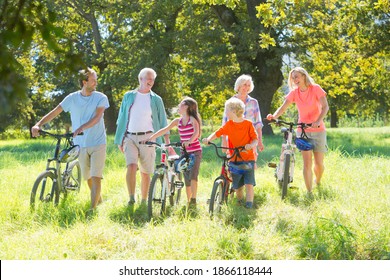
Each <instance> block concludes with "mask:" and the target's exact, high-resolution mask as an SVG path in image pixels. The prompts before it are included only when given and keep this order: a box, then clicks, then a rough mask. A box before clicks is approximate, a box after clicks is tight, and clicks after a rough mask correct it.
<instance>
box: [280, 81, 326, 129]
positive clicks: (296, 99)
mask: <svg viewBox="0 0 390 280" xmlns="http://www.w3.org/2000/svg"><path fill="white" fill-rule="evenodd" d="M323 96H326V93H325V91H324V90H323V89H322V88H321V87H320V86H319V85H310V86H309V87H308V89H307V91H305V92H301V91H300V90H299V89H298V88H297V89H294V90H292V91H291V92H290V93H289V94H288V95H287V96H286V99H287V100H289V101H291V102H293V103H295V104H296V105H297V107H298V113H299V120H298V122H300V123H313V122H315V121H316V120H317V119H318V117H319V115H320V114H321V103H320V98H321V97H323ZM324 130H325V124H324V121H322V122H321V125H320V127H318V128H311V127H308V128H305V131H307V132H319V131H324Z"/></svg>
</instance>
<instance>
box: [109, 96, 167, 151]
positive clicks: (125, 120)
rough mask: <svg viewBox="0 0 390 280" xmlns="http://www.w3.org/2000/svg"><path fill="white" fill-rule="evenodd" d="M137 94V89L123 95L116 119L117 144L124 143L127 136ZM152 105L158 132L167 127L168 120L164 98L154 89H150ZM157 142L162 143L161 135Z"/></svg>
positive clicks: (153, 120) (115, 141) (153, 121)
mask: <svg viewBox="0 0 390 280" xmlns="http://www.w3.org/2000/svg"><path fill="white" fill-rule="evenodd" d="M136 96H137V91H136V90H132V91H129V92H126V93H125V95H124V96H123V100H122V104H121V107H120V109H119V114H118V119H117V121H116V133H115V139H114V143H115V144H117V145H123V140H124V139H125V137H126V130H127V126H128V124H129V121H130V110H131V107H132V106H133V104H134V100H135V97H136ZM150 106H151V108H152V124H153V129H154V132H157V131H158V130H160V129H161V128H163V127H166V126H167V124H168V122H167V115H166V113H165V107H164V103H163V101H162V98H161V97H160V96H158V95H157V94H156V93H154V92H153V91H150ZM157 142H159V143H161V137H159V138H158V139H157Z"/></svg>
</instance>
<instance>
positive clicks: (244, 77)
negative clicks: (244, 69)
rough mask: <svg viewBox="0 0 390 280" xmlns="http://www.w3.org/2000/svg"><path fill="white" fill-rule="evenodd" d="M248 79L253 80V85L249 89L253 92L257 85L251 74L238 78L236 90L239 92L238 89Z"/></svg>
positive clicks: (235, 85)
mask: <svg viewBox="0 0 390 280" xmlns="http://www.w3.org/2000/svg"><path fill="white" fill-rule="evenodd" d="M247 81H250V82H251V87H250V89H249V92H248V93H251V92H252V91H253V89H254V88H255V85H254V84H253V80H252V77H251V76H250V75H246V74H244V75H241V76H240V77H238V78H237V80H236V83H235V84H234V91H235V92H238V89H239V88H240V87H241V86H242V85H243V84H244V83H245V82H247Z"/></svg>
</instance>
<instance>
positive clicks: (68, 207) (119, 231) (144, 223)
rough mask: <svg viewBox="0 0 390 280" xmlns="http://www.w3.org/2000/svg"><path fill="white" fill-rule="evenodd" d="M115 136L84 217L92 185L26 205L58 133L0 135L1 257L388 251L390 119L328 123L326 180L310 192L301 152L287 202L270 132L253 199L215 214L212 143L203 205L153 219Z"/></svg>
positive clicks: (386, 254) (341, 255) (360, 254)
mask: <svg viewBox="0 0 390 280" xmlns="http://www.w3.org/2000/svg"><path fill="white" fill-rule="evenodd" d="M206 134H207V133H204V135H206ZM108 143H109V146H108V158H107V163H106V169H105V178H104V180H103V198H104V203H103V204H102V205H100V206H99V208H98V211H97V213H96V215H94V216H92V217H86V215H85V212H86V211H87V209H88V208H89V190H88V187H87V186H86V184H83V187H82V190H81V191H80V193H79V194H77V195H71V196H69V197H68V199H67V200H66V201H64V202H61V203H60V205H59V206H58V207H54V206H52V205H43V206H41V207H38V209H36V210H35V211H33V212H31V211H30V209H29V195H30V191H31V187H32V185H33V183H34V180H35V178H36V176H37V175H38V174H39V173H40V172H41V171H42V170H43V169H44V168H45V164H46V158H47V157H49V156H50V155H51V153H52V148H53V145H54V143H53V141H52V140H50V139H47V138H46V139H38V140H4V141H0V199H1V203H0V228H1V232H2V234H1V238H0V259H21V260H29V259H34V260H46V259H59V260H63V259H87V260H93V259H103V260H128V259H138V260H151V259H157V260H163V259H169V260H176V259H177V260H230V259H242V260H248V259H268V260H285V259H294V260H297V259H323V260H326V259H332V260H336V259H344V260H348V259H364V260H367V259H375V260H378V259H390V222H389V217H390V207H389V205H390V172H389V170H390V149H389V146H390V127H382V128H364V129H357V128H348V129H329V130H328V144H329V148H330V150H329V152H328V153H327V155H326V158H325V165H326V171H325V174H324V178H323V185H322V186H321V187H320V188H316V189H315V190H314V196H315V197H314V199H313V200H308V199H307V198H306V195H305V187H304V183H303V178H302V172H301V170H302V160H301V157H300V155H299V154H298V155H297V166H296V172H295V180H294V186H295V187H296V188H294V189H291V191H290V192H289V194H288V198H287V199H286V201H281V199H280V193H279V189H278V187H277V185H276V182H275V179H274V177H273V169H269V168H268V167H267V163H268V162H269V161H272V160H275V159H276V158H277V156H278V153H279V151H280V143H281V137H280V135H279V134H277V135H275V136H267V137H265V138H264V144H265V151H264V152H263V153H262V154H261V155H260V158H259V160H258V166H259V168H258V170H257V171H256V181H257V186H256V188H255V208H254V209H251V210H247V209H245V208H243V207H241V206H238V205H237V204H236V203H235V201H232V202H231V203H229V204H228V205H227V206H226V207H224V209H223V211H222V213H221V214H220V215H217V216H215V217H214V218H213V219H210V217H209V215H208V213H207V203H206V201H207V199H208V198H209V196H210V193H211V186H212V182H213V178H215V177H216V176H217V174H218V172H219V166H220V162H219V160H217V159H216V157H215V155H214V154H213V150H212V147H206V148H204V155H203V162H202V165H201V174H200V178H199V194H198V201H199V203H198V208H197V210H196V211H193V212H188V211H187V209H186V207H185V203H184V201H182V205H181V206H178V207H175V208H171V209H168V210H169V211H168V215H167V217H165V218H164V219H162V220H160V221H154V222H148V220H147V213H146V209H145V207H143V206H142V205H140V204H138V203H136V204H135V205H134V207H128V206H127V201H128V194H127V190H126V186H125V161H124V158H123V155H122V154H121V153H120V152H119V150H118V149H117V148H116V147H115V146H114V144H112V143H113V137H112V136H110V137H109V139H108ZM138 177H139V176H138ZM137 194H138V196H139V186H138V187H137Z"/></svg>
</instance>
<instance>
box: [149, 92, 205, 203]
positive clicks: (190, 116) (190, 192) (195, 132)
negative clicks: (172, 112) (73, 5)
mask: <svg viewBox="0 0 390 280" xmlns="http://www.w3.org/2000/svg"><path fill="white" fill-rule="evenodd" d="M178 113H179V114H180V117H179V118H176V119H174V120H173V121H172V122H171V123H170V124H169V125H168V126H166V127H164V128H162V129H160V130H159V131H157V132H156V133H154V134H152V135H151V136H150V138H149V140H154V139H155V138H157V137H159V136H162V135H164V134H166V133H167V132H168V131H170V130H171V129H172V128H174V127H177V128H178V131H179V135H180V142H181V143H182V144H183V146H184V147H185V148H186V150H187V152H188V153H189V154H194V156H195V162H194V165H193V167H192V168H191V169H190V170H188V171H186V172H185V173H184V180H185V185H186V192H187V199H188V202H189V204H190V205H193V206H196V193H197V190H198V175H199V167H200V162H201V160H202V147H201V146H200V142H199V138H200V134H201V119H200V115H199V113H198V103H197V102H196V101H195V100H194V99H192V98H190V97H186V98H184V99H183V100H182V101H181V102H180V104H179V108H178Z"/></svg>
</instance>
